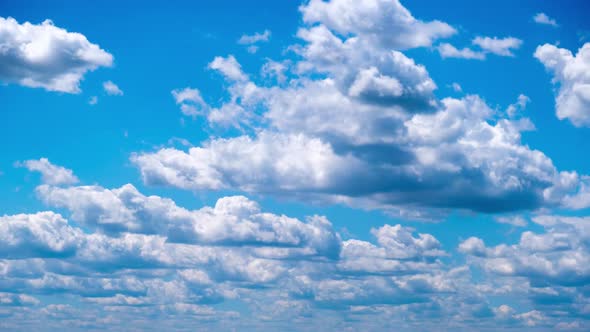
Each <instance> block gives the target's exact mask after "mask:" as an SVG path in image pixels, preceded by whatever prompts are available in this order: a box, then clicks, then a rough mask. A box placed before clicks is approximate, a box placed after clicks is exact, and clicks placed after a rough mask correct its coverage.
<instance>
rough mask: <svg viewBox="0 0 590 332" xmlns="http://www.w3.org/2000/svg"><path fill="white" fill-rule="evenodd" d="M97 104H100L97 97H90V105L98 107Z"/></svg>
mask: <svg viewBox="0 0 590 332" xmlns="http://www.w3.org/2000/svg"><path fill="white" fill-rule="evenodd" d="M97 103H98V97H97V96H92V97H90V100H88V104H90V105H96V104H97Z"/></svg>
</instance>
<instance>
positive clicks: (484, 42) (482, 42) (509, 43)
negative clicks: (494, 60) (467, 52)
mask: <svg viewBox="0 0 590 332" xmlns="http://www.w3.org/2000/svg"><path fill="white" fill-rule="evenodd" d="M472 43H473V45H477V46H479V47H481V49H482V50H484V52H487V53H493V54H495V55H500V56H514V53H512V50H515V49H518V48H519V47H520V46H521V45H522V40H520V39H518V38H514V37H506V38H497V37H493V38H490V37H476V38H475V39H473V41H472Z"/></svg>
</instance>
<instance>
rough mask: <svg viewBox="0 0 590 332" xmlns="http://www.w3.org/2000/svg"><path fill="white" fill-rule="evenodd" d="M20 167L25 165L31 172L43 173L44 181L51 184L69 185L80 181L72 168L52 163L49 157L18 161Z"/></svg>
mask: <svg viewBox="0 0 590 332" xmlns="http://www.w3.org/2000/svg"><path fill="white" fill-rule="evenodd" d="M16 165H17V166H18V167H25V168H26V169H28V170H29V171H31V172H39V173H41V180H42V181H43V183H47V184H50V185H68V184H75V183H78V182H79V180H78V178H77V177H76V176H75V175H74V172H72V170H70V169H67V168H64V167H62V166H57V165H54V164H52V163H51V162H50V161H49V160H48V159H47V158H41V159H39V160H34V159H32V160H26V161H24V162H18V163H16Z"/></svg>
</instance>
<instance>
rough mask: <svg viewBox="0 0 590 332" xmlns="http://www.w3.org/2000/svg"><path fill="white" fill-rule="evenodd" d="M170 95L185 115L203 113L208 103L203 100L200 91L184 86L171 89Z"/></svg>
mask: <svg viewBox="0 0 590 332" xmlns="http://www.w3.org/2000/svg"><path fill="white" fill-rule="evenodd" d="M172 96H173V97H174V100H175V101H176V104H177V105H180V111H181V112H182V114H184V115H187V116H198V115H203V114H204V113H205V112H206V111H207V110H208V109H209V105H207V103H206V102H205V100H203V97H202V96H201V92H200V91H199V90H198V89H192V88H189V87H186V88H184V89H177V90H172Z"/></svg>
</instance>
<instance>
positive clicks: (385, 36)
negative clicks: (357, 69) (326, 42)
mask: <svg viewBox="0 0 590 332" xmlns="http://www.w3.org/2000/svg"><path fill="white" fill-rule="evenodd" d="M300 10H301V12H302V14H303V21H304V22H306V23H310V24H311V23H318V24H321V25H323V26H325V27H327V28H328V29H330V30H333V31H336V32H337V33H339V34H343V35H346V34H351V33H352V34H356V35H359V36H362V37H364V38H367V39H371V40H372V41H375V42H377V43H379V44H380V45H383V46H384V47H386V48H394V49H398V50H400V49H408V48H414V47H423V46H430V45H431V44H432V42H433V41H434V40H436V39H439V38H445V37H449V36H451V35H453V34H455V33H456V30H455V29H454V28H453V27H451V26H450V25H448V24H446V23H444V22H441V21H431V22H424V21H421V20H418V19H416V18H414V17H413V16H412V14H411V13H410V11H409V10H407V9H406V8H405V7H403V6H402V4H401V3H400V2H399V1H397V0H393V1H383V0H371V1H367V2H355V1H347V0H331V1H322V0H312V1H310V2H309V3H307V4H306V5H303V6H301V7H300ZM367 22H371V24H367Z"/></svg>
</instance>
